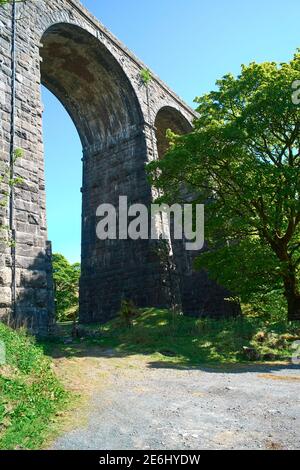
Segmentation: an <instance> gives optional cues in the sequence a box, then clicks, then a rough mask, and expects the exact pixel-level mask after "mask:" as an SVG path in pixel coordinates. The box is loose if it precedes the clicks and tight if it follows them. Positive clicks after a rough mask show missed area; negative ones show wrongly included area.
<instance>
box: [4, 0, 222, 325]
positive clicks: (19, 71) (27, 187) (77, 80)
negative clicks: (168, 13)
mask: <svg viewBox="0 0 300 470" xmlns="http://www.w3.org/2000/svg"><path fill="white" fill-rule="evenodd" d="M17 8H18V13H17V17H18V20H17V31H16V57H17V60H16V132H15V147H20V148H22V149H23V152H24V153H23V157H22V158H21V159H19V160H18V161H17V162H16V164H15V174H16V176H20V177H21V178H22V183H20V184H19V185H18V186H17V187H16V189H15V197H14V201H13V202H14V208H15V216H14V224H15V227H16V246H15V250H16V263H15V268H14V266H13V263H12V259H11V249H10V248H8V247H7V246H5V245H3V244H2V245H3V246H2V252H1V253H0V289H1V291H0V317H1V318H4V317H7V316H9V315H10V316H11V317H13V318H11V319H12V320H13V321H14V322H15V323H17V324H26V325H28V326H29V327H30V328H32V330H33V331H36V332H39V333H47V332H48V331H50V330H51V328H52V326H53V322H54V303H53V281H52V271H51V244H50V242H48V236H47V223H46V203H45V177H44V149H43V133H42V113H43V107H42V102H41V83H43V84H44V85H45V86H47V87H48V88H49V89H50V90H51V91H52V92H53V93H54V94H56V96H57V97H58V98H59V99H60V101H61V102H62V103H63V105H64V106H65V108H66V109H67V110H68V112H69V113H70V115H71V117H72V118H73V121H74V123H75V126H76V127H77V130H78V133H79V135H80V138H81V142H82V147H83V170H84V171H83V184H82V195H83V205H82V278H81V284H80V318H81V320H82V321H84V322H89V321H96V320H97V321H105V320H107V319H108V318H111V317H112V316H113V315H114V314H115V313H116V312H117V310H118V308H119V305H120V301H121V299H122V298H132V299H133V300H134V301H135V302H136V303H137V304H138V305H140V306H146V305H151V306H155V305H157V306H165V307H167V306H169V304H170V297H172V296H173V297H174V296H175V297H176V295H177V296H178V295H179V296H181V297H182V295H183V293H184V292H185V294H184V296H185V298H186V299H189V303H190V304H191V302H190V301H191V299H190V298H189V297H190V295H194V294H195V297H193V299H195V300H193V301H192V303H193V302H194V304H195V306H196V305H197V303H198V302H199V301H200V302H201V298H200V297H199V292H202V293H203V289H204V290H205V287H203V286H205V285H206V284H203V282H202V281H201V278H200V279H198V281H197V282H198V284H197V282H196V280H195V279H196V278H195V276H194V277H193V282H189V280H191V278H189V277H187V275H190V274H191V267H189V266H188V265H187V264H186V265H184V264H182V263H181V266H179V265H178V269H179V268H180V273H181V274H180V276H181V279H182V280H183V279H185V281H184V282H185V284H183V281H182V282H181V286H183V285H184V286H185V287H181V292H180V293H178V292H177V293H176V295H175V294H174V295H173V294H172V295H170V288H173V289H174V288H175V287H174V286H175V285H176V283H175V284H174V286H173V287H170V285H168V276H167V275H166V269H165V266H164V265H163V263H162V262H161V260H160V259H159V257H158V256H157V252H156V249H155V247H154V248H153V243H152V242H150V241H149V242H148V241H138V242H132V241H122V240H119V241H106V242H101V241H99V240H98V239H97V237H96V208H97V207H98V205H99V204H101V203H103V202H110V203H117V202H118V197H119V196H120V195H127V196H128V200H129V203H135V202H140V203H144V204H146V205H149V204H150V203H151V200H152V198H153V196H155V194H154V193H153V191H152V189H151V188H150V186H149V184H148V182H147V179H146V174H145V164H146V163H147V162H149V161H151V160H153V159H155V158H158V149H157V139H156V136H157V133H156V131H157V129H156V128H155V120H156V116H157V114H158V112H159V111H160V110H161V109H162V108H169V109H173V110H175V111H176V112H178V113H180V114H181V116H182V117H183V118H184V119H185V120H186V121H187V122H190V123H191V122H192V120H193V118H194V112H193V111H192V110H191V109H190V108H189V107H188V106H187V105H185V103H183V101H182V100H181V99H180V98H178V96H176V95H175V94H174V93H173V92H172V91H171V90H170V89H169V88H168V87H167V86H166V85H165V84H164V83H162V82H161V81H160V80H159V78H158V77H156V76H155V75H154V74H153V79H152V80H151V82H150V83H149V85H148V88H147V87H146V86H145V85H144V84H143V83H142V82H141V70H142V69H144V68H146V66H145V65H144V64H143V63H141V62H140V61H139V60H138V59H137V58H136V57H135V56H134V55H133V54H132V53H130V51H128V50H127V49H126V47H125V46H124V45H123V44H121V43H120V42H119V41H118V40H117V39H116V38H115V37H114V36H113V35H112V34H111V33H110V32H109V31H107V30H106V29H105V28H104V27H103V25H101V24H100V23H99V22H98V21H97V20H96V19H95V18H94V17H93V16H92V15H90V14H89V13H88V12H87V11H86V10H85V9H84V8H83V7H82V6H81V4H80V3H79V2H78V1H75V0H52V1H51V2H45V1H42V0H41V1H27V2H26V3H25V4H18V7H17ZM76 28H77V29H76ZM11 33H12V31H11V6H8V7H6V8H0V53H1V56H0V59H1V60H0V119H1V120H0V162H1V164H3V165H6V166H8V165H9V147H10V143H11V135H10V122H11V111H12V110H11V85H12V84H11ZM84 47H85V49H84ZM57 171H59V168H58V169H57ZM66 177H67V175H66ZM2 186H3V185H2ZM3 187H4V186H3ZM78 189H79V188H78ZM57 191H59V188H57ZM0 217H1V221H2V222H3V223H8V221H9V213H8V211H7V208H4V209H0ZM179 264H180V263H179ZM12 272H15V274H16V302H15V304H14V306H13V307H14V308H13V310H12V308H11V307H12V277H11V276H12ZM199 282H200V284H201V282H202V291H201V289H199ZM195 283H196V284H195ZM197 286H198V287H197ZM176 289H177V287H176ZM210 289H211V287H210ZM210 292H211V298H213V297H214V291H213V289H212V290H210ZM193 293H194V294H193ZM196 294H197V295H196ZM201 295H202V294H201ZM221 297H222V296H221ZM181 300H184V298H183V297H182V299H181ZM183 303H184V302H183ZM195 308H196V307H195ZM188 310H189V308H187V311H188Z"/></svg>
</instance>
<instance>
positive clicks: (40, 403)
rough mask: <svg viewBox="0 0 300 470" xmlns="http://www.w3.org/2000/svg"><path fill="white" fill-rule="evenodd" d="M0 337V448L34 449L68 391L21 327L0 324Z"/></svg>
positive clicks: (47, 432) (48, 431) (48, 430)
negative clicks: (0, 357)
mask: <svg viewBox="0 0 300 470" xmlns="http://www.w3.org/2000/svg"><path fill="white" fill-rule="evenodd" d="M0 341H1V344H2V345H4V346H5V350H6V361H5V364H2V365H0V449H37V448H39V447H41V445H42V444H43V442H44V441H45V439H46V438H47V437H48V436H49V435H50V434H51V432H53V431H54V427H55V419H56V418H55V415H56V414H59V413H60V412H61V411H62V410H63V409H64V407H65V406H66V403H67V398H68V395H67V393H66V392H65V391H64V389H63V386H62V385H61V383H60V382H59V380H58V379H57V378H56V376H55V374H54V372H53V370H52V367H51V361H50V360H49V359H48V358H46V357H45V355H44V353H43V350H42V348H41V347H40V346H38V345H37V344H35V341H34V339H33V338H31V337H29V336H27V335H26V333H25V331H13V330H12V329H10V328H9V327H7V326H5V325H3V324H0Z"/></svg>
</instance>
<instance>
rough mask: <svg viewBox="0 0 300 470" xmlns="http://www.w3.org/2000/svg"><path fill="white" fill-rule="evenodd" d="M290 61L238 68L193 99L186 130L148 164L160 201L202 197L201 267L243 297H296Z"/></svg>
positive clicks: (296, 164) (297, 203)
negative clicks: (281, 292) (273, 292)
mask: <svg viewBox="0 0 300 470" xmlns="http://www.w3.org/2000/svg"><path fill="white" fill-rule="evenodd" d="M299 78H300V53H299V52H298V53H296V55H295V56H294V58H293V59H292V60H291V62H290V63H283V64H280V65H279V64H277V63H274V62H266V63H262V64H256V63H251V64H250V65H248V66H242V70H241V74H240V75H239V76H238V77H234V76H233V75H232V74H228V75H225V76H224V77H223V78H222V79H221V80H218V81H217V90H216V91H212V92H210V93H208V94H206V95H204V96H202V97H199V98H197V99H196V102H197V104H198V108H197V112H198V113H199V117H198V118H196V119H195V123H194V125H195V127H194V130H193V132H191V133H190V134H187V135H184V136H176V135H174V134H170V132H169V134H168V135H169V137H170V136H171V141H170V149H169V151H168V152H167V154H166V155H165V157H164V158H163V159H162V160H160V161H159V162H152V163H151V164H150V165H149V167H148V168H149V174H150V180H151V182H152V184H153V185H154V186H156V187H157V188H158V189H160V190H162V193H163V194H164V196H163V199H164V200H166V201H167V202H174V201H179V202H180V201H185V199H186V198H185V195H186V194H187V193H188V194H194V195H195V198H194V202H202V203H203V202H205V203H206V226H205V229H206V241H207V245H208V248H209V251H208V252H206V253H205V254H202V255H200V256H199V258H198V260H197V265H198V267H206V268H209V270H210V274H211V276H212V277H214V278H215V279H216V280H218V281H219V282H222V283H223V284H224V285H226V286H228V287H229V288H230V289H233V290H234V291H235V292H236V293H238V294H239V295H240V296H242V297H244V298H245V299H248V298H249V296H251V295H252V294H253V293H256V292H258V291H262V292H267V291H270V289H273V288H278V289H280V288H283V287H284V288H285V294H286V296H288V295H289V294H291V293H292V295H293V296H294V299H295V298H296V297H297V296H298V294H299V261H300V224H299V222H300V199H299V190H300V108H299V106H296V105H295V104H293V101H292V92H293V90H292V83H293V82H295V81H296V80H299Z"/></svg>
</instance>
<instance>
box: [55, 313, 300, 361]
mask: <svg viewBox="0 0 300 470" xmlns="http://www.w3.org/2000/svg"><path fill="white" fill-rule="evenodd" d="M64 328H65V332H66V325H65V326H64ZM87 330H88V331H89V332H90V333H91V332H92V334H93V335H94V337H92V339H91V338H90V337H87V338H86V341H88V342H90V343H93V344H97V345H99V346H101V347H103V348H113V349H115V350H116V351H119V352H120V353H124V354H126V353H130V354H155V355H156V358H157V359H159V360H160V361H167V362H170V363H174V364H178V365H183V366H187V365H198V364H204V363H237V362H249V357H247V355H246V354H245V351H244V347H246V348H250V349H254V350H255V351H256V352H257V356H258V357H259V359H258V360H261V361H270V360H276V361H282V360H283V361H286V360H290V358H291V355H292V347H291V346H292V343H293V342H294V341H296V340H298V339H300V325H299V324H296V323H295V324H293V323H291V322H284V321H280V322H271V321H270V322H268V321H263V320H261V319H259V318H255V317H245V316H243V317H239V318H235V319H233V318H232V319H220V320H213V319H197V318H190V317H186V316H183V315H180V314H174V313H173V312H170V311H167V310H159V309H154V308H149V309H146V310H143V311H141V312H140V314H139V315H137V317H136V318H135V319H134V321H133V325H132V326H131V327H127V326H126V325H125V324H124V322H122V320H121V319H120V318H117V319H114V320H112V321H110V322H109V323H106V324H105V325H102V326H99V325H90V326H89V327H87ZM66 349H68V350H69V352H70V355H72V350H73V354H74V355H76V347H75V348H74V349H72V346H70V345H69V346H66ZM255 360H257V358H256V359H255Z"/></svg>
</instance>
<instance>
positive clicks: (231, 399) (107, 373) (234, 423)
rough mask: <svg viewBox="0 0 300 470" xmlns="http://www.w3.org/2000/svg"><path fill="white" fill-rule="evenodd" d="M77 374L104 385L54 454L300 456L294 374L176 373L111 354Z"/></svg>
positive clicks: (297, 375)
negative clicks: (298, 452) (267, 452)
mask: <svg viewBox="0 0 300 470" xmlns="http://www.w3.org/2000/svg"><path fill="white" fill-rule="evenodd" d="M78 361H80V359H79V360H78ZM77 366H78V367H87V366H88V367H89V375H90V376H91V375H93V374H96V375H97V374H98V373H99V374H102V375H101V376H102V377H103V383H102V385H101V387H99V388H97V386H95V387H94V388H95V389H93V390H92V393H91V398H90V401H89V406H88V408H87V411H86V413H87V419H86V424H84V425H83V424H82V423H81V424H80V425H79V428H78V429H74V430H72V431H70V432H67V433H65V435H63V436H61V437H60V438H59V439H58V440H57V441H56V442H55V443H54V446H53V448H54V449H96V450H107V449H112V450H113V449H118V450H125V449H154V450H158V449H172V450H177V449H179V450H184V449H189V450H192V449H300V407H299V396H300V394H299V391H300V368H299V367H297V366H289V365H270V366H255V365H253V366H251V367H241V366H236V367H233V368H231V369H229V370H228V371H224V369H223V368H220V369H209V368H206V369H205V368H199V369H182V368H173V367H171V366H168V364H163V363H162V362H160V363H159V362H157V363H155V362H151V358H147V357H145V356H131V357H124V358H122V357H121V358H120V357H114V355H113V354H108V355H107V356H106V355H102V357H98V358H95V357H93V361H92V363H91V364H88V363H87V362H84V363H83V365H81V366H80V362H78V365H77Z"/></svg>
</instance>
